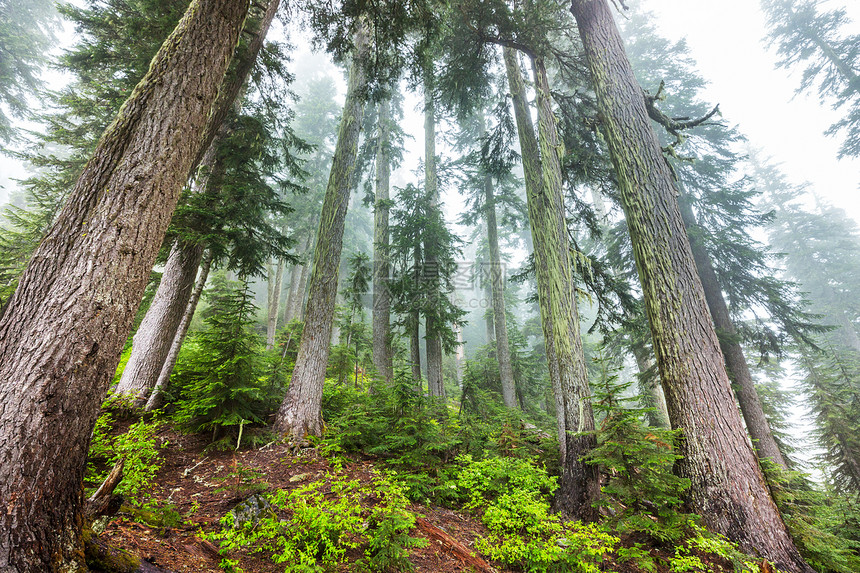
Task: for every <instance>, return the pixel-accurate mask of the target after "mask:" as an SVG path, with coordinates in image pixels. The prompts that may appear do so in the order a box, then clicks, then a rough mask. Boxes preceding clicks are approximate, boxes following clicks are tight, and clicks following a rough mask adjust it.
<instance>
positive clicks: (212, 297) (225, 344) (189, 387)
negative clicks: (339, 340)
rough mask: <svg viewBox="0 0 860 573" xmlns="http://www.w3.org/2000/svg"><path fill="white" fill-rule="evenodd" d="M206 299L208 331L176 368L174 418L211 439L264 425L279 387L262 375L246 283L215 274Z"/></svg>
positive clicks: (257, 336)
mask: <svg viewBox="0 0 860 573" xmlns="http://www.w3.org/2000/svg"><path fill="white" fill-rule="evenodd" d="M205 296H206V298H207V300H208V302H209V307H208V308H207V309H206V310H205V313H204V322H205V323H206V328H205V329H204V330H203V332H201V333H200V334H198V335H197V336H196V341H197V344H196V346H195V347H194V349H193V351H192V352H191V353H190V355H189V356H186V357H184V360H183V362H184V363H183V364H182V365H181V368H180V369H179V374H180V375H179V376H177V378H178V380H176V383H177V384H178V386H179V392H180V394H179V395H180V399H179V401H178V404H177V406H178V407H177V411H176V414H175V419H176V421H177V422H178V423H179V424H180V426H182V427H184V428H186V429H188V430H191V431H195V432H199V431H204V430H212V432H213V441H214V439H215V438H217V437H218V436H219V434H221V433H222V431H223V430H224V429H226V428H231V427H237V426H241V425H244V424H248V423H262V422H263V418H264V416H265V414H266V413H268V411H270V410H271V409H273V408H274V407H275V405H276V404H277V403H278V402H279V401H280V397H281V396H280V394H281V389H280V388H272V387H271V386H270V384H269V382H268V380H267V379H266V377H265V376H264V375H263V372H264V363H263V351H262V348H263V345H262V341H261V340H260V336H259V335H258V334H257V333H256V332H254V331H253V329H252V324H253V323H254V321H253V317H254V315H255V313H256V312H257V308H256V307H255V306H254V303H253V295H252V293H251V292H250V290H249V288H248V285H247V284H244V283H240V282H236V281H228V280H227V279H226V278H224V276H223V275H216V277H215V278H214V280H213V284H212V287H211V288H210V289H209V290H208V291H207V292H206V293H205Z"/></svg>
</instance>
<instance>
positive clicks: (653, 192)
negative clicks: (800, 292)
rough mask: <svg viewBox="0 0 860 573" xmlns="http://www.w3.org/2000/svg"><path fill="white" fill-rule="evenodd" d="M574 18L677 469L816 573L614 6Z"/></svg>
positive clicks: (598, 4) (735, 535) (768, 547)
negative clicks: (761, 431) (723, 339)
mask: <svg viewBox="0 0 860 573" xmlns="http://www.w3.org/2000/svg"><path fill="white" fill-rule="evenodd" d="M571 11H572V13H573V15H574V17H575V18H576V23H577V27H578V29H579V34H580V37H581V38H582V43H583V46H584V48H585V55H586V60H587V62H588V67H589V70H590V72H591V79H592V84H593V86H594V90H595V94H596V96H597V102H598V107H599V109H600V111H601V125H600V129H601V132H602V133H603V135H604V137H605V138H606V141H607V144H608V147H609V151H610V156H611V158H612V163H613V165H614V167H615V171H616V175H617V180H618V184H619V188H620V193H621V202H622V205H623V206H624V211H625V215H626V219H627V226H628V229H629V232H630V236H631V241H632V244H633V250H634V254H635V259H636V266H637V269H638V271H639V276H640V278H641V282H642V291H643V293H644V297H645V305H646V310H647V313H648V318H649V323H650V326H651V334H652V338H653V341H654V350H655V353H656V356H657V363H658V366H659V368H660V376H661V379H662V382H663V387H664V389H665V390H666V399H667V403H668V406H669V414H670V416H671V417H672V423H673V427H677V428H683V429H684V436H685V439H684V441H683V442H682V444H681V447H680V453H681V455H682V456H683V457H682V458H681V459H680V460H679V462H678V469H679V472H680V474H681V476H682V477H686V478H688V479H690V481H691V487H690V494H689V502H690V505H691V507H692V508H694V509H695V510H696V511H697V512H699V513H701V514H702V517H703V519H704V520H705V523H706V524H708V525H709V526H710V527H712V528H713V529H715V530H716V531H718V532H720V533H723V534H725V535H727V536H729V537H730V538H732V539H734V540H736V541H737V542H738V543H739V544H740V545H741V547H742V548H744V549H746V550H749V551H758V552H760V553H761V554H763V555H765V556H767V557H768V558H769V559H772V560H774V561H776V562H777V564H778V565H779V566H780V567H782V568H784V569H788V570H791V571H809V570H810V569H809V567H808V565H806V563H804V562H803V559H802V558H801V557H800V555H799V553H798V552H797V549H796V548H795V546H794V543H793V542H792V540H791V538H790V536H789V534H788V532H787V530H786V528H785V525H784V524H783V522H782V518H781V517H780V515H779V512H778V510H777V508H776V505H775V504H774V502H773V500H772V499H771V497H770V492H769V491H768V490H767V487H766V486H765V483H764V478H763V476H762V474H761V471H760V469H759V467H758V461H757V460H756V458H755V454H754V452H753V451H752V448H751V447H750V446H749V444H748V443H747V441H746V432H745V430H744V427H743V422H742V420H741V418H740V415H739V414H738V413H737V410H736V409H735V407H734V397H733V396H732V392H731V387H730V384H729V380H728V377H727V375H726V374H725V368H724V367H723V360H722V354H721V352H720V349H719V342H718V340H717V337H716V334H715V332H714V330H713V327H712V325H711V322H710V316H709V314H708V310H707V305H706V302H705V297H704V293H703V290H702V285H701V282H700V281H699V279H698V275H697V274H696V269H695V263H694V261H693V256H692V253H691V251H690V246H689V243H688V241H687V238H686V233H685V231H684V226H683V222H682V220H681V213H680V210H679V207H678V204H677V200H676V196H677V190H676V188H675V186H674V184H673V181H672V174H671V172H670V171H669V167H668V165H667V164H666V163H665V161H664V159H663V156H662V153H661V149H660V146H659V144H658V143H657V140H656V137H655V136H654V132H653V130H652V128H651V125H650V120H649V117H648V111H647V108H646V104H645V97H644V96H643V94H642V90H641V88H640V87H639V84H638V82H637V81H636V78H635V76H634V74H633V70H632V69H631V67H630V62H629V60H628V59H627V55H626V53H625V49H624V45H623V42H622V40H621V37H620V35H619V33H618V30H617V28H616V25H615V22H614V19H613V17H612V13H611V11H610V7H609V4H608V2H606V1H605V0H592V1H585V0H574V1H573V2H572V3H571ZM703 420H711V421H712V422H710V423H707V424H703V423H702V421H703ZM741 492H742V493H741ZM740 524H743V525H740Z"/></svg>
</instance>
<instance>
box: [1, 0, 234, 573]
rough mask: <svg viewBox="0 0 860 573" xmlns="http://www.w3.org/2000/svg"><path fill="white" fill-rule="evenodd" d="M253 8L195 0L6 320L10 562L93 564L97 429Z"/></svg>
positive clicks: (4, 493)
mask: <svg viewBox="0 0 860 573" xmlns="http://www.w3.org/2000/svg"><path fill="white" fill-rule="evenodd" d="M247 9H248V4H247V2H243V1H241V0H195V1H193V2H192V3H191V5H190V7H189V8H188V11H187V12H186V14H185V16H184V17H183V18H182V20H180V22H179V24H178V25H177V27H176V30H174V32H173V33H172V34H171V36H170V37H169V38H168V39H167V40H166V41H165V43H164V45H163V46H162V47H161V49H160V50H159V52H158V54H157V55H156V56H155V58H153V61H152V64H151V66H150V69H149V71H148V72H147V74H146V76H144V78H143V79H142V80H141V82H140V83H139V84H138V85H137V87H136V88H135V89H134V91H133V92H132V95H131V96H130V97H129V99H128V100H127V101H126V102H125V104H124V105H123V107H122V108H121V109H120V112H119V114H118V116H117V118H116V120H115V121H114V122H113V124H111V126H110V127H109V128H108V129H107V130H106V131H105V134H104V135H103V136H102V138H101V140H100V142H99V144H98V146H97V147H96V149H95V151H94V154H93V158H92V159H91V160H90V161H89V163H88V164H87V166H86V167H85V169H84V171H83V173H82V174H81V176H80V178H79V179H78V182H77V184H76V185H75V188H74V190H73V191H72V193H71V196H70V197H69V200H68V202H67V204H66V206H65V207H64V208H63V210H62V211H61V213H60V215H59V217H58V219H57V221H56V223H55V224H54V226H53V227H52V228H51V230H50V231H49V232H48V234H47V235H46V237H45V238H44V240H43V241H42V243H41V244H40V245H39V247H38V248H37V249H36V252H35V253H34V254H33V257H32V259H31V261H30V264H29V265H28V267H27V269H26V271H25V272H24V274H23V276H22V277H21V282H20V284H19V286H18V289H17V291H16V292H15V294H14V295H13V297H12V299H11V300H10V301H9V305H8V307H7V309H6V312H5V314H4V315H3V317H2V318H0V499H2V500H3V502H2V503H0V570H2V571H17V572H19V573H20V572H34V573H35V572H39V573H44V572H46V571H74V570H80V569H83V570H85V569H86V566H85V565H84V563H83V539H82V535H81V526H82V522H83V509H84V507H83V495H82V493H83V488H82V486H81V483H82V479H83V475H84V471H85V467H86V455H87V449H88V447H89V441H90V436H91V434H92V430H93V427H94V425H95V421H96V417H97V415H98V411H99V407H100V405H101V402H102V400H103V399H104V397H105V394H106V393H107V389H108V385H109V383H110V380H111V377H112V376H113V373H114V371H115V370H116V366H117V363H118V362H119V357H120V353H121V351H122V347H123V344H124V343H125V340H126V337H127V336H128V333H129V331H130V329H131V324H132V321H133V319H134V314H135V311H136V309H137V306H138V304H139V302H140V299H141V296H142V293H143V289H144V287H145V286H146V282H147V279H148V278H149V272H150V269H152V265H153V263H154V262H155V257H156V255H157V253H158V248H159V245H160V244H161V242H162V240H163V238H164V233H165V231H166V229H167V226H168V224H169V223H170V216H171V214H172V213H173V209H174V208H175V206H176V203H177V201H178V199H179V194H180V192H181V190H182V187H183V185H184V184H185V182H186V181H187V178H188V173H189V170H190V168H191V163H192V161H193V160H194V158H195V156H196V155H197V154H198V152H199V151H200V150H199V147H200V145H201V137H202V135H203V132H204V131H205V130H206V126H207V120H208V118H209V115H210V112H211V111H212V107H213V103H214V102H215V98H216V95H217V93H218V87H219V85H220V84H221V82H222V80H223V78H224V73H225V71H226V68H227V64H228V63H229V61H230V57H231V55H232V53H233V49H234V47H235V45H236V42H237V41H238V38H239V32H240V30H241V28H242V22H243V21H244V18H245V15H246V13H247Z"/></svg>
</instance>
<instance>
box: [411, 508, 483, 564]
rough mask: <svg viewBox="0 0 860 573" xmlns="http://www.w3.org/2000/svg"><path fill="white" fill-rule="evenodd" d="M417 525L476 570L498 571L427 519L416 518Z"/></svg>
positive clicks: (429, 536)
mask: <svg viewBox="0 0 860 573" xmlns="http://www.w3.org/2000/svg"><path fill="white" fill-rule="evenodd" d="M415 525H416V526H417V527H418V530H419V531H421V532H422V533H423V534H424V535H426V536H427V537H428V538H430V539H435V540H436V541H438V542H439V544H440V545H442V546H443V547H444V548H445V549H447V550H448V552H449V553H451V554H453V555H454V557H456V558H457V559H459V560H460V561H462V562H463V563H465V564H466V565H468V566H470V567H472V568H473V569H474V570H475V571H481V572H483V573H496V570H495V569H493V567H492V566H491V565H490V564H489V563H487V562H486V561H484V560H483V559H481V558H480V557H478V556H477V555H476V554H475V553H474V552H473V551H472V550H470V549H469V548H468V547H466V546H465V545H463V544H462V543H460V542H459V541H457V540H456V539H454V538H453V537H451V536H450V535H448V534H447V533H445V532H444V531H442V530H441V529H439V528H438V527H436V526H435V525H433V524H431V523H430V522H429V521H427V520H426V519H421V518H420V517H419V518H418V519H416V520H415Z"/></svg>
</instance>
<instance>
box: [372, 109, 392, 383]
mask: <svg viewBox="0 0 860 573" xmlns="http://www.w3.org/2000/svg"><path fill="white" fill-rule="evenodd" d="M390 107H391V105H390V102H389V101H388V100H387V99H386V100H383V101H382V102H380V103H379V143H378V145H377V148H376V200H375V203H374V207H373V366H374V367H375V368H376V372H377V375H379V376H381V377H382V379H383V380H384V381H385V382H386V384H391V383H392V382H393V381H394V367H393V365H392V359H391V293H390V292H389V290H388V281H389V275H390V273H391V271H390V253H389V250H390V246H389V242H390V239H389V236H388V211H389V208H390V207H389V200H390V199H389V185H390V183H389V180H390V177H391V159H390V158H389V146H390V145H391V141H390V139H391V138H390V135H389V134H390V126H389V125H388V123H389V122H390V121H391V112H390Z"/></svg>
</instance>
